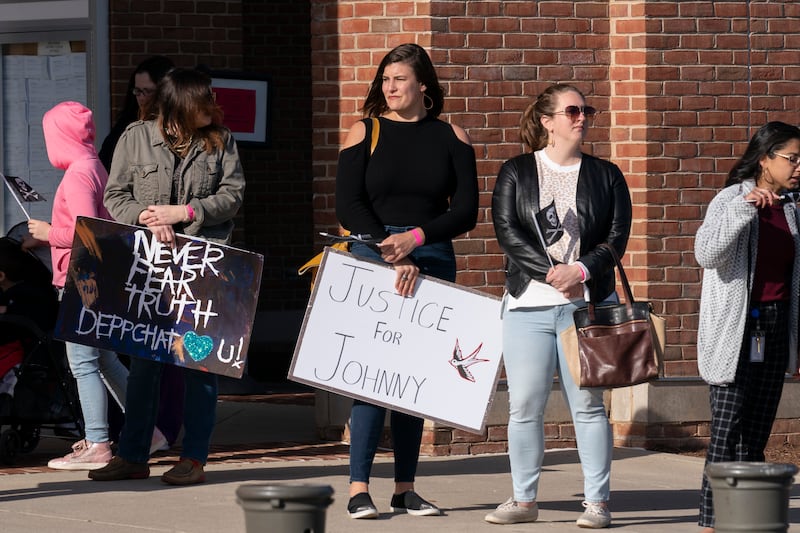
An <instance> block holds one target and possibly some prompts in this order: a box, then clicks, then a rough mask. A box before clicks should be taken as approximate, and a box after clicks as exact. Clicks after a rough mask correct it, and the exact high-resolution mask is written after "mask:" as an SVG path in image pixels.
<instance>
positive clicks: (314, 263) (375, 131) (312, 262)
mask: <svg viewBox="0 0 800 533" xmlns="http://www.w3.org/2000/svg"><path fill="white" fill-rule="evenodd" d="M380 133H381V123H380V121H379V120H378V119H377V118H376V117H372V135H371V137H370V145H369V155H372V152H374V151H375V147H376V146H378V136H379V135H380ZM342 235H350V232H349V231H348V230H344V231H343V232H342ZM331 247H332V248H336V249H338V250H344V251H348V250H349V249H350V243H348V242H341V243H338V242H337V243H335V244H333V245H331ZM324 253H325V252H324V250H323V251H322V252H320V253H318V254H317V255H315V256H314V257H312V258H311V259H309V260H308V262H307V263H306V264H304V265H303V266H301V267H300V268H299V269H297V273H298V274H300V275H301V276H302V275H303V274H305V273H306V272H308V271H309V270H311V271H313V274H314V277H316V269H318V268H319V265H320V263H321V262H322V255H323V254H324ZM312 283H313V282H312Z"/></svg>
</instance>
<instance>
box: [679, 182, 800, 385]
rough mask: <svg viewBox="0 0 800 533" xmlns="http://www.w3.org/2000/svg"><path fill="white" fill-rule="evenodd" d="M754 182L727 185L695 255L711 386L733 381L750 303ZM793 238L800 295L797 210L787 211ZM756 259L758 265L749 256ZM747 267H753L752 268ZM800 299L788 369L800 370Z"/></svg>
mask: <svg viewBox="0 0 800 533" xmlns="http://www.w3.org/2000/svg"><path fill="white" fill-rule="evenodd" d="M753 187H754V183H753V182H752V181H745V182H743V183H741V184H737V185H732V186H730V187H726V188H725V189H723V190H722V191H720V192H719V194H717V196H715V197H714V199H713V200H712V201H711V203H710V204H709V206H708V211H707V212H706V216H705V219H704V220H703V224H702V225H701V226H700V228H699V229H698V230H697V237H696V238H695V244H694V254H695V257H696V259H697V262H698V264H699V265H700V266H701V267H703V289H702V293H701V296H700V323H699V326H698V332H697V365H698V367H699V370H700V376H702V378H703V379H704V380H705V381H706V382H708V383H709V384H712V385H724V384H726V383H732V382H733V381H734V378H735V377H736V366H737V364H738V361H739V352H740V350H741V347H742V341H743V336H744V327H745V320H746V318H747V314H748V310H749V305H750V287H752V283H753V275H754V272H755V257H756V254H757V250H758V209H756V207H755V206H753V205H752V204H749V203H747V202H745V200H744V196H745V195H746V194H747V193H748V192H750V190H752V189H753ZM783 211H784V213H785V214H786V221H787V222H788V224H789V231H790V232H791V234H792V237H793V238H794V266H793V269H792V287H791V294H793V295H798V294H800V234H798V218H797V216H798V215H797V206H796V205H795V204H793V203H787V204H786V205H785V206H784V208H783ZM749 257H752V258H753V261H749V260H748V258H749ZM748 264H749V265H750V268H749V270H748ZM798 307H800V299H798V298H797V297H795V298H792V299H791V305H790V317H789V318H790V321H789V354H790V357H789V370H790V371H794V370H796V369H797V325H798Z"/></svg>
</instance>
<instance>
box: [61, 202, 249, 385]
mask: <svg viewBox="0 0 800 533" xmlns="http://www.w3.org/2000/svg"><path fill="white" fill-rule="evenodd" d="M263 264H264V258H263V256H261V255H259V254H255V253H252V252H247V251H244V250H239V249H237V248H233V247H230V246H225V245H221V244H216V243H211V242H207V241H203V240H197V239H192V238H189V237H186V236H184V235H178V236H177V242H176V246H175V247H174V248H172V247H170V246H168V245H165V244H162V243H160V242H158V241H157V240H156V239H155V237H154V236H153V234H152V233H151V232H150V231H149V230H148V229H146V228H142V227H137V226H129V225H126V224H119V223H116V222H111V221H108V220H101V219H97V218H89V217H78V221H77V224H76V225H75V237H74V240H73V243H72V254H71V257H70V264H69V271H68V274H67V281H66V285H65V287H64V295H63V297H62V300H61V307H60V310H59V316H58V322H57V324H56V331H55V335H56V337H57V338H59V339H62V340H65V341H70V342H75V343H78V344H84V345H88V346H96V347H98V348H105V349H109V350H114V351H116V352H119V353H124V354H127V355H130V356H133V357H142V358H145V359H150V360H157V361H161V362H164V363H170V364H174V365H179V366H184V367H187V368H193V369H196V370H203V371H206V372H212V373H214V374H221V375H225V376H231V377H236V378H239V377H241V376H242V373H243V371H244V367H245V361H246V358H247V348H248V345H249V343H250V334H251V332H252V327H253V319H254V317H255V311H256V304H257V301H258V290H259V286H260V283H261V271H262V268H263Z"/></svg>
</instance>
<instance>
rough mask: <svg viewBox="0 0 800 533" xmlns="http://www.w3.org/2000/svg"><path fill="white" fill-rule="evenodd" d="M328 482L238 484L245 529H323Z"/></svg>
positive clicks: (275, 532)
mask: <svg viewBox="0 0 800 533" xmlns="http://www.w3.org/2000/svg"><path fill="white" fill-rule="evenodd" d="M332 495H333V487H331V486H330V485H307V484H297V485H240V486H239V488H238V489H236V502H237V503H238V504H239V505H241V506H242V508H243V509H244V519H245V525H246V527H247V533H264V532H269V533H324V532H325V511H326V510H327V508H328V506H329V505H330V504H331V503H333V498H332V497H331V496H332Z"/></svg>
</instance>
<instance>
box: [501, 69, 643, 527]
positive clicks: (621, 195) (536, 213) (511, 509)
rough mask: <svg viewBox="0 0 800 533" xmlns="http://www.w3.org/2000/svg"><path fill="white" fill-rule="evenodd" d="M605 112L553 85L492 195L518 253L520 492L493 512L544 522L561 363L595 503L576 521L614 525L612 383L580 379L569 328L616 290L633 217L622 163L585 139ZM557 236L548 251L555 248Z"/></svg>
mask: <svg viewBox="0 0 800 533" xmlns="http://www.w3.org/2000/svg"><path fill="white" fill-rule="evenodd" d="M595 113H596V110H595V109H594V108H592V107H590V106H587V105H586V102H585V100H584V97H583V95H582V94H581V93H580V91H578V90H577V89H576V88H575V87H572V86H570V85H561V84H557V85H552V86H550V87H549V88H547V89H546V90H545V91H544V92H543V93H542V94H540V95H539V96H538V98H537V99H536V101H535V102H533V103H532V104H531V105H530V106H529V107H528V109H527V110H526V111H525V113H524V114H523V117H522V121H521V135H522V139H523V141H524V143H525V144H526V145H527V146H528V147H529V148H530V149H531V151H532V153H526V154H523V155H520V156H517V157H515V158H513V159H510V160H509V161H507V162H506V163H505V164H504V165H503V167H502V168H501V170H500V173H499V175H498V177H497V183H496V184H495V188H494V195H493V197H492V217H493V221H494V227H495V232H496V233H497V239H498V242H499V243H500V246H501V247H502V248H503V251H504V252H505V254H506V258H507V269H506V273H507V280H506V290H507V294H506V296H505V299H504V305H503V313H504V316H503V360H504V364H505V368H506V375H507V378H508V392H509V402H510V416H509V423H508V447H509V459H510V462H511V476H512V481H513V496H512V497H511V498H509V499H508V501H506V502H505V503H503V504H500V506H499V507H498V508H497V509H496V510H495V511H493V512H491V513H489V514H488V515H486V518H485V519H486V521H488V522H492V523H496V524H512V523H518V522H533V521H535V520H536V519H537V518H538V507H537V505H536V497H537V491H538V483H539V477H540V474H541V465H542V459H543V457H544V421H543V415H544V409H545V406H546V403H547V398H548V396H549V394H550V390H551V388H552V382H553V374H554V373H555V372H556V371H557V372H558V376H559V382H560V384H561V389H562V393H563V394H564V396H565V399H566V402H567V405H568V406H569V407H570V411H571V414H572V419H573V424H574V426H575V435H576V440H577V444H578V452H579V456H580V459H581V465H582V468H583V473H584V502H583V506H584V507H585V511H584V513H583V514H582V515H581V516H580V517H579V518H578V520H577V525H578V526H580V527H585V528H604V527H608V525H609V524H610V523H611V514H610V512H609V510H608V500H609V497H610V488H609V480H610V475H611V450H612V439H611V429H610V426H609V423H608V417H607V415H606V411H605V407H604V405H603V391H602V390H601V389H581V388H579V387H578V386H577V385H576V384H575V382H574V381H573V380H572V377H571V375H570V373H569V371H568V367H567V364H566V361H565V359H564V351H563V348H562V345H561V341H560V339H559V334H560V333H561V332H562V331H563V330H565V329H567V328H568V327H569V326H570V325H572V323H573V321H572V313H573V311H574V310H575V309H577V308H578V307H581V306H583V305H585V300H584V295H587V297H591V299H592V301H595V302H600V301H603V300H608V299H614V300H616V294H615V292H614V286H615V279H614V270H613V267H614V261H613V259H612V257H611V255H610V253H609V252H608V251H607V250H604V249H602V248H598V245H599V244H601V243H607V244H609V245H611V246H613V247H614V249H615V250H616V251H617V253H618V254H619V255H620V256H622V255H623V253H624V252H625V246H626V244H627V241H628V234H629V232H630V226H631V200H630V194H629V192H628V187H627V185H626V183H625V178H624V176H623V175H622V172H621V171H620V170H619V168H617V166H616V165H614V164H613V163H610V162H608V161H604V160H602V159H599V158H596V157H593V156H590V155H588V154H584V153H582V152H581V144H582V143H583V139H584V136H585V134H586V130H587V127H588V123H589V121H590V120H591V119H592V118H593V117H594V115H595ZM545 245H546V249H545Z"/></svg>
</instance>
